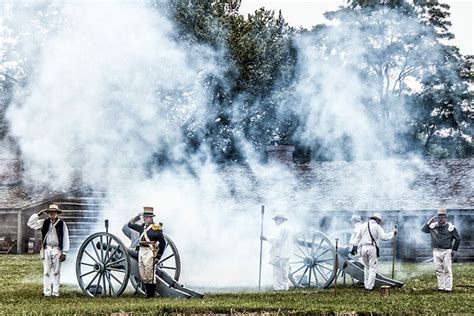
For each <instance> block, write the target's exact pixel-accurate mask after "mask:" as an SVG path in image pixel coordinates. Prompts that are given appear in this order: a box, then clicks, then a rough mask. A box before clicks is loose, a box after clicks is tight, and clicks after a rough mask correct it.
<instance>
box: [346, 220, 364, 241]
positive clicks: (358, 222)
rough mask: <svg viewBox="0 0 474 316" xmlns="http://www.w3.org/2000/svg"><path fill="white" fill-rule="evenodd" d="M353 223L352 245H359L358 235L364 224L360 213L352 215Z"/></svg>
mask: <svg viewBox="0 0 474 316" xmlns="http://www.w3.org/2000/svg"><path fill="white" fill-rule="evenodd" d="M351 224H352V234H351V239H350V241H349V245H350V246H357V243H356V241H355V240H356V236H357V234H358V233H359V230H360V227H361V226H362V219H361V217H360V215H352V217H351Z"/></svg>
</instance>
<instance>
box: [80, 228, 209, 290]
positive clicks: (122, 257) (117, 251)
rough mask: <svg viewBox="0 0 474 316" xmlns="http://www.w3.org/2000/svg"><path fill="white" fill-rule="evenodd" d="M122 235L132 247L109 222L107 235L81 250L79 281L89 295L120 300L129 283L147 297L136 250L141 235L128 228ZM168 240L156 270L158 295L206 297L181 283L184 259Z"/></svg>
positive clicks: (93, 237) (86, 242)
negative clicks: (112, 297) (127, 242)
mask: <svg viewBox="0 0 474 316" xmlns="http://www.w3.org/2000/svg"><path fill="white" fill-rule="evenodd" d="M122 231H123V233H124V234H125V236H127V237H128V238H129V239H130V247H126V246H125V245H124V244H123V242H122V241H121V240H120V239H119V238H118V237H117V236H115V235H113V234H111V233H109V232H108V220H106V221H105V232H97V233H94V234H92V235H90V236H89V237H87V238H86V239H85V240H84V242H83V243H82V244H81V246H80V247H79V251H78V254H77V259H76V277H77V281H78V284H79V287H80V288H81V290H82V292H83V293H84V294H85V295H87V296H91V297H96V296H120V295H121V294H122V293H123V292H124V291H125V289H126V287H127V285H128V281H129V280H130V283H131V285H132V287H133V288H134V289H135V293H137V294H141V295H144V294H145V290H144V284H143V283H142V281H141V280H140V274H139V270H138V252H137V251H136V250H135V248H136V246H137V245H138V243H139V235H138V233H137V232H135V231H133V230H131V229H130V228H128V226H127V224H125V225H123V227H122ZM164 236H165V240H166V247H165V251H164V253H163V256H162V257H161V259H160V260H159V262H158V263H157V264H156V266H155V278H156V283H157V288H156V291H157V293H158V294H159V295H160V296H162V297H183V298H191V297H202V296H203V295H202V294H201V293H198V292H195V291H193V290H190V289H188V288H186V287H185V286H184V285H182V284H180V283H178V280H179V277H180V274H181V258H180V255H179V252H178V248H177V247H176V245H175V243H174V242H173V240H172V239H171V238H170V237H169V236H168V235H166V234H165V235H164Z"/></svg>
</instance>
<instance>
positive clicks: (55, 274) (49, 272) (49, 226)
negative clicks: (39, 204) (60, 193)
mask: <svg viewBox="0 0 474 316" xmlns="http://www.w3.org/2000/svg"><path fill="white" fill-rule="evenodd" d="M44 213H48V215H49V216H48V218H46V219H40V218H39V217H40V216H41V215H42V214H44ZM60 213H62V210H60V209H59V207H58V206H57V205H56V204H51V205H50V206H49V207H48V208H47V209H44V210H41V211H40V212H38V213H37V214H36V213H35V214H33V215H31V217H30V218H29V220H28V223H27V225H28V227H30V228H33V229H35V230H37V229H41V236H42V243H41V259H43V269H44V276H43V294H44V296H59V284H60V278H61V262H63V261H64V260H66V254H67V252H68V251H69V231H68V228H67V225H66V223H64V221H63V220H61V219H59V218H58V214H60Z"/></svg>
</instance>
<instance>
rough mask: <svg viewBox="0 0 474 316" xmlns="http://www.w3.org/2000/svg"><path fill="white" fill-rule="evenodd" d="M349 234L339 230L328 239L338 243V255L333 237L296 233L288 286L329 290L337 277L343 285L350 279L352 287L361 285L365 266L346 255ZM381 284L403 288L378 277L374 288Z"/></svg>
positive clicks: (349, 232)
mask: <svg viewBox="0 0 474 316" xmlns="http://www.w3.org/2000/svg"><path fill="white" fill-rule="evenodd" d="M351 232H352V231H351V230H342V231H339V232H336V233H334V234H333V235H332V236H331V237H335V238H338V239H339V241H340V244H339V245H340V247H338V251H337V252H336V248H335V246H334V244H333V242H332V238H330V237H329V236H328V235H326V234H324V233H322V232H320V231H318V230H312V229H310V230H305V231H302V232H300V233H298V234H296V235H295V236H294V237H293V243H294V251H293V254H292V257H290V272H289V279H290V281H291V283H292V284H293V285H294V286H295V287H300V288H306V287H317V288H328V287H329V286H330V285H331V284H333V283H334V279H335V278H336V277H337V278H339V277H342V278H343V279H344V282H345V281H346V279H349V281H350V282H352V283H353V284H356V283H358V282H362V283H363V281H364V265H363V264H362V263H361V262H359V261H358V260H357V259H356V258H355V257H352V256H351V255H350V253H349V252H350V250H349V240H350V235H351ZM336 256H337V257H336ZM336 258H337V259H336ZM383 285H386V286H390V287H402V286H403V283H402V282H399V281H396V280H392V279H389V278H386V277H384V276H382V275H380V274H377V275H376V278H375V287H380V286H383Z"/></svg>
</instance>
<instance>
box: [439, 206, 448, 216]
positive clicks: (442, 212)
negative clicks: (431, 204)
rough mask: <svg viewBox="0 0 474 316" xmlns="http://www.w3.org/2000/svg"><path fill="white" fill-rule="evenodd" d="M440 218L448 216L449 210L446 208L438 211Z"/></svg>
mask: <svg viewBox="0 0 474 316" xmlns="http://www.w3.org/2000/svg"><path fill="white" fill-rule="evenodd" d="M438 216H448V210H447V209H445V208H439V209H438Z"/></svg>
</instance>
